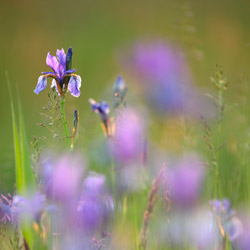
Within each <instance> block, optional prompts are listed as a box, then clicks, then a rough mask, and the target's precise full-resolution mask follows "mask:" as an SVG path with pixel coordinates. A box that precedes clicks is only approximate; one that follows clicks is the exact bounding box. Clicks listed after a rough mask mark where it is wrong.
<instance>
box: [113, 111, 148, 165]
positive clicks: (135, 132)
mask: <svg viewBox="0 0 250 250" xmlns="http://www.w3.org/2000/svg"><path fill="white" fill-rule="evenodd" d="M144 130H145V124H143V122H142V120H141V118H140V117H139V116H138V114H137V113H135V112H134V111H133V110H131V109H127V108H126V109H123V110H121V111H120V112H119V113H118V114H117V118H116V125H115V135H114V154H115V159H116V161H117V162H123V163H124V162H132V161H134V160H138V159H140V157H142V153H143V144H144V132H145V131H144Z"/></svg>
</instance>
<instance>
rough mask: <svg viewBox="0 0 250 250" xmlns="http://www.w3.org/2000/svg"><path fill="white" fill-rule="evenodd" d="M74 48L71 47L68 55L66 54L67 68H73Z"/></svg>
mask: <svg viewBox="0 0 250 250" xmlns="http://www.w3.org/2000/svg"><path fill="white" fill-rule="evenodd" d="M72 55H73V52H72V48H71V47H69V49H68V52H67V55H66V70H70V69H71V65H72Z"/></svg>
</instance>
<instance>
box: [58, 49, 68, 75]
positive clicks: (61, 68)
mask: <svg viewBox="0 0 250 250" xmlns="http://www.w3.org/2000/svg"><path fill="white" fill-rule="evenodd" d="M56 56H57V59H58V61H59V64H58V72H59V73H60V75H62V74H63V73H64V72H65V71H66V54H65V52H64V49H61V50H59V49H58V50H57V51H56Z"/></svg>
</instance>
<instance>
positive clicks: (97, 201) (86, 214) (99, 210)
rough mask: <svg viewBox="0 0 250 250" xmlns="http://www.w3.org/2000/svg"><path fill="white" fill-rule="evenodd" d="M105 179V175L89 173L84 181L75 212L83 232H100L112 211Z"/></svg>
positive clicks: (112, 202) (111, 201)
mask: <svg viewBox="0 0 250 250" xmlns="http://www.w3.org/2000/svg"><path fill="white" fill-rule="evenodd" d="M105 181H106V179H105V176H103V175H97V174H91V175H89V176H88V177H87V178H86V179H85V181H84V184H83V193H82V195H81V198H80V200H79V203H78V206H77V213H78V216H79V220H78V222H79V223H80V225H81V226H82V227H83V230H84V231H85V233H86V232H88V233H93V232H98V231H99V232H100V233H101V232H102V231H103V230H104V229H105V225H106V223H107V222H108V218H109V216H110V215H111V213H112V212H113V211H114V201H113V198H112V197H111V196H110V195H109V194H108V192H107V190H106V187H105Z"/></svg>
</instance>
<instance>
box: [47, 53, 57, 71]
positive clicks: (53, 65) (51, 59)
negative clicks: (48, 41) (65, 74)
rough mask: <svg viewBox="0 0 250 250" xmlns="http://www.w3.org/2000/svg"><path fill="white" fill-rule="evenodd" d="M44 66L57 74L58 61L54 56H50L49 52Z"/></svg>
mask: <svg viewBox="0 0 250 250" xmlns="http://www.w3.org/2000/svg"><path fill="white" fill-rule="evenodd" d="M46 64H47V65H48V66H49V67H50V68H51V69H52V70H53V71H54V72H55V73H57V69H58V61H57V59H56V57H55V56H52V55H51V54H50V52H49V53H48V55H47V58H46Z"/></svg>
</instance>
